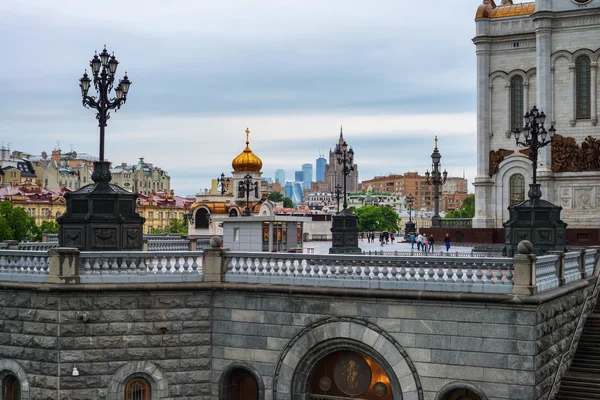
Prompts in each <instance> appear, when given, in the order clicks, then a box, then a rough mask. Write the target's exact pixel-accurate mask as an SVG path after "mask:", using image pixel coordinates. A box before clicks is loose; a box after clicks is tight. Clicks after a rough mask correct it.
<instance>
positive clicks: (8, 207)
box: [0, 200, 42, 242]
mask: <svg viewBox="0 0 600 400" xmlns="http://www.w3.org/2000/svg"><path fill="white" fill-rule="evenodd" d="M41 232H42V231H41V230H40V228H39V227H38V226H37V225H36V224H35V218H33V217H32V216H30V215H29V214H27V211H25V209H24V208H23V207H15V206H13V204H12V203H11V202H10V201H8V200H4V201H2V202H0V240H18V241H19V242H23V241H28V240H29V241H36V240H40V239H41Z"/></svg>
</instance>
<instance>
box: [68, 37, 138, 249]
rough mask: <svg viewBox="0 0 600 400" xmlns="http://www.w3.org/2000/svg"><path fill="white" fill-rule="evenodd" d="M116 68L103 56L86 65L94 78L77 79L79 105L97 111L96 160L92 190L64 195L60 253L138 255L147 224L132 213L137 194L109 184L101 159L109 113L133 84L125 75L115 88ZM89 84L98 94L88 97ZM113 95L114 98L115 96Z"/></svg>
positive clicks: (107, 165)
mask: <svg viewBox="0 0 600 400" xmlns="http://www.w3.org/2000/svg"><path fill="white" fill-rule="evenodd" d="M118 65H119V62H118V61H117V59H116V58H115V56H114V55H112V56H111V55H110V54H109V53H108V51H107V50H106V46H104V50H102V52H101V53H100V54H99V55H98V54H95V55H94V58H92V60H91V61H90V67H91V72H92V78H91V79H90V77H89V76H88V74H87V71H86V72H85V73H84V74H83V77H81V78H80V79H79V87H80V89H81V96H82V103H83V106H84V107H86V108H92V109H94V110H96V119H97V120H98V126H99V127H100V152H99V154H98V156H99V160H98V161H96V162H94V172H93V173H92V181H93V182H94V183H93V184H90V185H86V186H84V187H83V188H81V189H79V190H77V191H75V192H69V193H67V194H65V200H66V202H67V204H66V212H65V213H64V214H63V215H61V216H60V217H59V218H57V221H58V224H59V225H60V229H59V234H58V241H59V244H60V246H61V247H76V248H78V249H79V250H84V251H123V250H142V248H143V225H144V222H145V219H144V218H143V217H142V216H141V215H139V214H138V213H137V212H136V211H135V208H136V199H137V197H138V195H137V193H132V192H129V191H127V190H125V189H123V188H120V187H119V186H117V185H112V184H110V181H111V174H110V163H109V162H108V161H105V159H104V130H105V128H106V122H107V121H108V119H109V118H110V113H109V111H110V110H115V111H117V110H118V109H119V108H120V107H121V105H123V104H124V103H125V101H126V99H127V94H128V93H129V87H130V86H131V81H130V80H129V79H128V78H127V73H125V76H124V77H123V79H121V80H120V81H118V83H116V82H115V74H116V73H117V67H118ZM92 82H93V86H94V89H95V91H96V93H93V94H92V95H88V92H89V90H90V86H91V84H92ZM113 91H114V94H113Z"/></svg>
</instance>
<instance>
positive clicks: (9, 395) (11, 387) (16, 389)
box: [2, 374, 21, 400]
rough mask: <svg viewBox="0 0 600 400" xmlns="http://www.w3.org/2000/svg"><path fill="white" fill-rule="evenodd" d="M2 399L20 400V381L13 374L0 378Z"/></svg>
mask: <svg viewBox="0 0 600 400" xmlns="http://www.w3.org/2000/svg"><path fill="white" fill-rule="evenodd" d="M2 400H21V382H19V379H17V377H16V376H14V375H13V374H8V375H6V376H5V377H4V378H3V379H2Z"/></svg>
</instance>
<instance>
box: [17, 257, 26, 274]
mask: <svg viewBox="0 0 600 400" xmlns="http://www.w3.org/2000/svg"><path fill="white" fill-rule="evenodd" d="M18 257H19V259H18V260H19V261H18V262H17V263H16V265H15V273H17V274H20V273H21V272H23V269H24V268H25V257H22V256H18Z"/></svg>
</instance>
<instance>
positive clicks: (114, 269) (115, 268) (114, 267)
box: [110, 257, 119, 275]
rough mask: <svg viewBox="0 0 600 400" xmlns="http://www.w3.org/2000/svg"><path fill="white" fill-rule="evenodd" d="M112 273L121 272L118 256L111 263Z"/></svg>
mask: <svg viewBox="0 0 600 400" xmlns="http://www.w3.org/2000/svg"><path fill="white" fill-rule="evenodd" d="M110 274H111V275H118V274H119V264H117V258H116V257H115V258H113V260H112V263H110Z"/></svg>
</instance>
